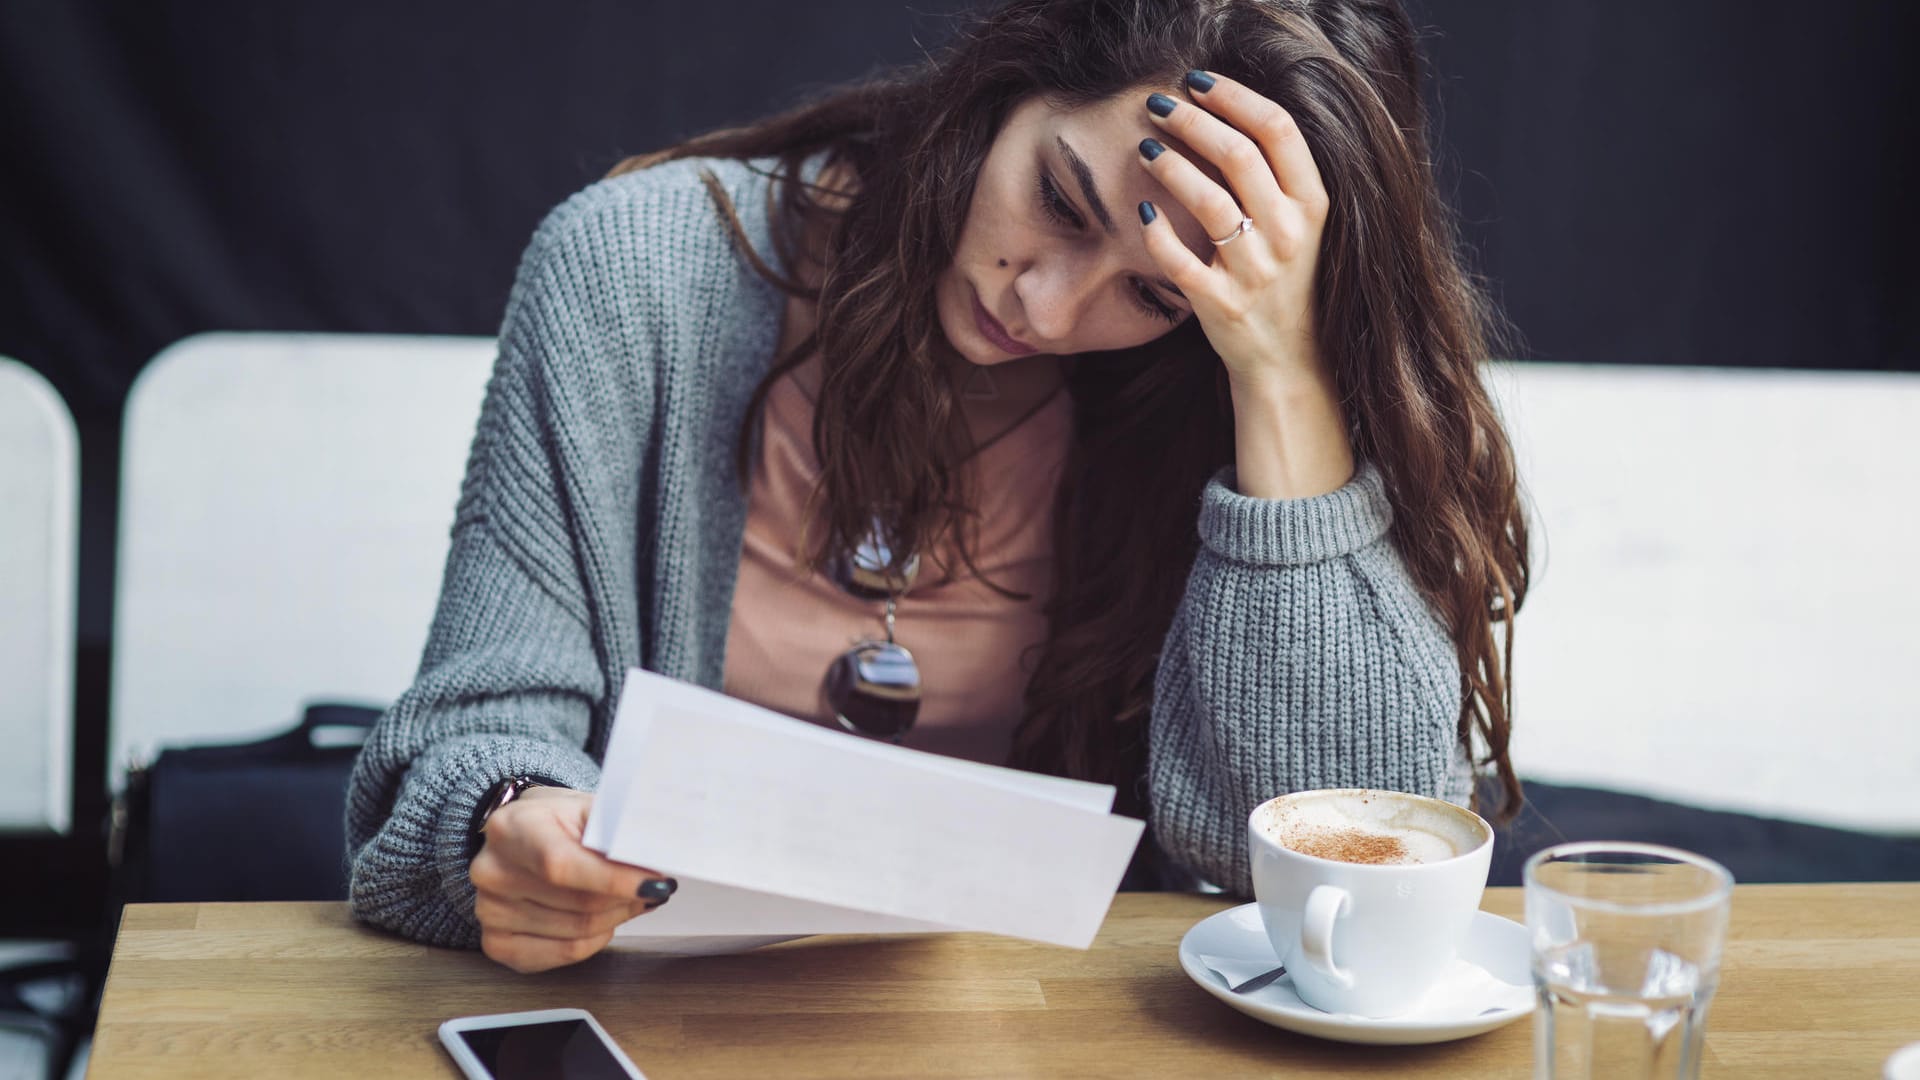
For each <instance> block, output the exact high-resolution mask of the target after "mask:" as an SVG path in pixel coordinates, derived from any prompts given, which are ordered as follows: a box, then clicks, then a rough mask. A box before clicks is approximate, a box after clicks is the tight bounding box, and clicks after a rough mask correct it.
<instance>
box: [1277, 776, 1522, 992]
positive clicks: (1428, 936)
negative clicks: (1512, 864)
mask: <svg viewBox="0 0 1920 1080" xmlns="http://www.w3.org/2000/svg"><path fill="white" fill-rule="evenodd" d="M1342 799H1345V800H1355V801H1356V802H1357V804H1358V805H1356V802H1346V803H1340V802H1338V801H1337V800H1342ZM1312 800H1330V801H1333V802H1332V803H1331V805H1330V806H1327V807H1314V806H1311V805H1308V804H1309V803H1310V801H1312ZM1341 807H1345V808H1347V809H1354V810H1363V811H1364V812H1365V813H1367V814H1373V815H1378V816H1379V817H1380V819H1381V820H1383V821H1389V822H1390V821H1392V820H1394V819H1395V817H1396V815H1400V818H1399V820H1403V821H1404V820H1407V817H1406V815H1411V816H1412V817H1413V818H1414V819H1416V820H1424V821H1425V822H1426V823H1427V824H1430V825H1438V826H1441V827H1442V828H1443V829H1444V830H1445V831H1447V832H1448V833H1449V835H1450V837H1451V839H1452V843H1451V845H1450V846H1451V848H1452V849H1453V850H1455V851H1457V852H1458V853H1457V854H1454V855H1452V856H1451V857H1441V858H1437V859H1435V860H1433V861H1428V862H1419V863H1398V864H1369V863H1357V862H1342V861H1338V860H1335V859H1330V858H1321V857H1319V856H1316V855H1307V854H1303V853H1301V852H1299V851H1295V850H1293V849H1292V848H1289V847H1285V846H1283V845H1282V844H1281V843H1280V842H1279V841H1278V840H1277V839H1275V838H1274V836H1273V835H1272V834H1271V833H1270V832H1269V830H1270V829H1271V828H1272V827H1273V824H1274V822H1276V821H1279V820H1282V819H1293V820H1297V819H1298V818H1299V817H1300V816H1301V815H1302V813H1303V812H1304V813H1305V814H1308V815H1313V814H1316V813H1324V812H1326V811H1328V810H1332V809H1338V808H1341ZM1247 844H1248V849H1249V853H1250V856H1251V865H1252V867H1253V895H1254V899H1255V900H1257V901H1258V902H1259V907H1260V919H1261V921H1262V922H1263V923H1265V924H1266V928H1267V939H1268V940H1269V941H1271V942H1272V943H1273V951H1274V954H1275V955H1277V956H1279V957H1280V959H1281V962H1282V963H1284V964H1286V966H1287V972H1288V973H1289V974H1290V975H1291V976H1292V978H1293V986H1294V991H1295V992H1296V993H1298V994H1299V995H1300V1000H1302V1001H1304V1002H1306V1003H1307V1004H1309V1005H1311V1006H1313V1007H1314V1008H1316V1009H1320V1010H1322V1011H1323V1012H1330V1013H1350V1014H1353V1015H1356V1016H1364V1017H1369V1018H1381V1017H1389V1016H1397V1015H1400V1014H1402V1013H1405V1012H1407V1011H1409V1010H1410V1009H1412V1008H1413V1006H1414V1005H1416V1004H1418V1003H1419V1001H1420V998H1421V996H1422V995H1424V994H1425V993H1426V992H1427V991H1428V990H1430V989H1432V987H1433V985H1434V984H1435V983H1436V982H1438V981H1439V979H1440V976H1441V975H1443V974H1444V973H1445V972H1446V970H1447V968H1448V967H1449V966H1450V965H1451V964H1452V963H1453V960H1454V956H1455V955H1456V953H1457V952H1458V951H1459V948H1460V943H1461V942H1462V941H1464V940H1466V936H1467V931H1468V930H1469V929H1470V928H1471V927H1472V925H1473V918H1474V913H1475V912H1477V911H1479V910H1480V898H1481V894H1482V893H1483V892H1485V891H1486V886H1487V866H1488V863H1489V861H1490V860H1491V859H1492V857H1493V827H1492V826H1490V825H1488V824H1487V823H1486V821H1485V819H1483V818H1481V817H1480V815H1478V814H1475V813H1473V812H1472V811H1470V810H1467V809H1465V808H1463V807H1459V806H1455V805H1453V804H1452V803H1449V802H1443V801H1441V800H1439V799H1429V798H1426V797H1425V796H1421V795H1408V794H1405V793H1403V792H1397V791H1371V790H1363V789H1357V788H1343V789H1330V790H1322V791H1300V792H1294V793H1293V794H1291V795H1281V796H1279V797H1277V798H1273V799H1269V800H1267V801H1266V802H1264V803H1261V804H1260V805H1259V806H1257V807H1255V808H1254V811H1253V813H1252V814H1251V815H1250V816H1249V817H1248V819H1247Z"/></svg>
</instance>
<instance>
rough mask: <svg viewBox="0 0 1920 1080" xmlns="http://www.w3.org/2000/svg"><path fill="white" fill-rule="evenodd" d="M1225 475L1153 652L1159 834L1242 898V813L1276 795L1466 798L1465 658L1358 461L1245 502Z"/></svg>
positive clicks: (1212, 485) (1229, 473)
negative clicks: (1323, 483)
mask: <svg viewBox="0 0 1920 1080" xmlns="http://www.w3.org/2000/svg"><path fill="white" fill-rule="evenodd" d="M1233 482H1234V471H1233V469H1232V468H1231V467H1229V468H1227V469H1224V470H1222V471H1221V472H1220V473H1219V474H1217V475H1216V476H1215V477H1214V478H1213V479H1212V480H1211V481H1210V482H1209V483H1208V485H1207V487H1206V490H1205V492H1204V493H1203V495H1202V498H1201V508H1200V539H1201V545H1200V551H1199V554H1198V556H1197V558H1196V559H1195V561H1194V566H1193V569H1192V571H1191V573H1190V574H1189V576H1188V580H1187V589H1186V594H1185V596H1184V597H1183V598H1182V600H1181V603H1180V606H1179V608H1178V609H1177V610H1176V612H1175V615H1174V620H1173V625H1172V627H1171V629H1170V630H1169V632H1168V635H1167V639H1166V643H1165V646H1164V648H1163V650H1162V652H1161V655H1160V663H1159V669H1158V672H1157V674H1156V677H1155V686H1154V702H1153V714H1152V718H1151V721H1150V734H1149V744H1148V779H1149V786H1150V795H1151V804H1152V816H1153V828H1154V833H1155V835H1156V837H1157V838H1158V839H1159V841H1160V843H1161V845H1162V846H1163V847H1165V848H1166V850H1167V852H1168V853H1169V854H1170V855H1171V856H1173V858H1175V859H1176V860H1178V861H1179V862H1181V863H1183V864H1184V865H1186V866H1187V867H1188V868H1189V869H1191V870H1193V871H1194V872H1196V873H1198V874H1200V875H1201V876H1203V877H1205V878H1206V879H1208V880H1210V881H1213V882H1215V883H1218V884H1220V885H1222V886H1224V887H1226V888H1228V889H1229V890H1231V891H1233V892H1236V893H1238V894H1240V895H1243V896H1244V895H1251V893H1252V882H1251V879H1250V876H1249V870H1248V857H1247V831H1246V830H1247V817H1248V815H1249V814H1251V813H1252V811H1253V808H1254V807H1255V806H1257V805H1259V804H1260V803H1261V802H1264V801H1265V800H1267V799H1269V798H1272V797H1273V796H1275V795H1281V794H1285V793H1287V792H1291V791H1302V790H1307V789H1312V788H1335V787H1370V788H1383V789H1391V790H1398V791H1409V792H1415V793H1419V794H1423V795H1432V796H1436V797H1440V798H1445V799H1448V800H1450V801H1452V802H1456V803H1461V804H1464V803H1465V802H1466V801H1467V798H1468V795H1469V794H1470V791H1471V786H1472V773H1471V768H1470V766H1469V764H1468V760H1467V757H1466V755H1465V752H1464V750H1463V749H1462V748H1461V747H1460V745H1459V743H1458V740H1457V739H1456V737H1455V730H1456V727H1455V725H1456V722H1457V719H1458V715H1459V708H1460V691H1459V667H1458V663H1457V661H1456V659H1455V656H1454V650H1453V644H1452V641H1451V640H1450V638H1449V636H1448V634H1447V632H1446V630H1445V628H1444V627H1443V626H1442V625H1441V624H1440V623H1439V621H1438V620H1437V619H1436V618H1435V616H1434V614H1433V613H1432V611H1431V609H1430V608H1429V607H1428V605H1427V604H1426V602H1425V600H1424V599H1423V598H1422V596H1421V595H1420V593H1419V591H1418V589H1417V588H1416V587H1415V586H1414V584H1413V581H1412V579H1411V578H1410V577H1409V576H1408V573H1407V570H1406V567H1405V565H1404V564H1403V563H1402V562H1401V560H1400V558H1399V555H1398V553H1397V552H1396V551H1395V549H1394V547H1393V545H1392V543H1391V541H1390V540H1389V538H1388V528H1389V526H1390V525H1391V523H1392V520H1393V517H1392V507H1391V504H1390V503H1389V502H1388V501H1387V496H1386V489H1385V486H1384V484H1383V482H1382V478H1381V476H1380V473H1379V471H1378V469H1377V468H1375V467H1374V466H1373V465H1372V464H1371V463H1367V462H1362V463H1361V466H1360V468H1359V469H1358V470H1357V471H1356V473H1355V475H1354V477H1353V479H1352V480H1350V481H1348V483H1347V484H1346V485H1345V486H1343V487H1341V488H1340V489H1339V490H1337V491H1333V492H1330V493H1328V494H1326V495H1320V496H1315V497H1312V498H1305V499H1288V500H1270V499H1256V498H1251V497H1248V496H1245V495H1241V494H1239V493H1237V492H1236V491H1235V490H1234V489H1233V486H1232V485H1233Z"/></svg>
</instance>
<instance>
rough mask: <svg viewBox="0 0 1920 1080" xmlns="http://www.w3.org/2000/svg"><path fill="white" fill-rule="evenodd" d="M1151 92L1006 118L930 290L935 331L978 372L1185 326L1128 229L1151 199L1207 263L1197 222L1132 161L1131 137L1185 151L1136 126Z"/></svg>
mask: <svg viewBox="0 0 1920 1080" xmlns="http://www.w3.org/2000/svg"><path fill="white" fill-rule="evenodd" d="M1153 89H1154V88H1152V87H1142V88H1140V89H1139V90H1138V91H1137V92H1136V91H1128V92H1125V93H1122V94H1120V95H1118V96H1116V97H1113V98H1110V99H1108V100H1106V101H1104V102H1101V103H1099V104H1096V105H1091V106H1088V107H1086V108H1083V109H1079V110H1076V111H1072V112H1068V111H1065V110H1062V109H1060V108H1057V107H1055V106H1053V105H1050V104H1048V103H1046V102H1045V101H1043V100H1041V99H1040V98H1037V97H1036V98H1029V99H1027V100H1026V101H1025V102H1024V103H1022V104H1021V105H1019V106H1017V107H1016V108H1015V109H1014V110H1013V111H1012V112H1011V113H1010V114H1009V115H1008V117H1007V119H1006V122H1005V123H1004V124H1003V125H1002V126H1001V128H1000V133H999V134H998V135H997V136H996V137H995V138H994V142H993V146H992V148H991V149H989V150H988V152H987V159H986V162H985V163H984V164H983V165H982V166H981V169H980V176H979V179H978V181H977V182H976V183H975V185H974V189H973V201H972V203H971V204H970V205H969V206H968V209H967V220H966V224H965V225H964V226H963V227H962V229H961V232H960V243H959V248H958V250H957V251H956V252H955V253H954V259H953V262H952V264H951V265H949V266H948V267H947V268H946V270H944V271H942V272H941V274H940V278H939V282H938V284H937V286H936V288H937V293H938V295H937V304H938V310H939V313H940V325H941V329H942V331H943V332H944V333H945V334H946V338H947V341H948V342H949V343H950V344H951V345H952V346H953V347H954V349H955V350H956V351H957V352H959V354H960V355H961V356H963V357H965V358H966V359H967V360H969V361H971V362H973V363H975V364H983V365H990V364H1000V363H1005V362H1007V361H1009V360H1015V359H1018V358H1020V357H1022V356H1027V355H1034V354H1051V355H1067V354H1072V353H1083V352H1095V351H1100V350H1106V349H1123V348H1129V347H1132V346H1135V345H1141V344H1144V343H1146V342H1148V341H1151V340H1153V339H1154V338H1157V337H1159V336H1160V335H1162V334H1164V333H1166V332H1167V331H1169V330H1171V329H1173V328H1174V327H1175V326H1177V325H1179V324H1180V323H1182V322H1184V321H1186V320H1187V319H1190V318H1193V312H1192V309H1191V308H1190V307H1189V306H1188V305H1187V302H1186V300H1185V299H1184V298H1183V297H1181V296H1180V294H1179V293H1178V292H1177V291H1175V289H1174V288H1173V285H1172V283H1171V282H1168V281H1167V280H1166V279H1165V276H1164V275H1163V274H1162V273H1161V271H1160V268H1159V267H1158V266H1156V265H1155V264H1154V261H1153V257H1152V256H1150V255H1149V254H1148V253H1147V246H1146V243H1145V241H1144V239H1143V238H1142V234H1141V227H1140V216H1139V213H1138V210H1137V207H1138V206H1139V204H1140V203H1141V202H1142V201H1143V200H1151V201H1152V203H1153V205H1154V208H1155V209H1156V210H1158V211H1159V212H1160V214H1161V215H1162V216H1164V217H1166V218H1167V219H1168V220H1169V221H1170V222H1171V223H1172V225H1173V228H1174V231H1175V233H1177V234H1178V235H1179V237H1180V238H1181V240H1183V241H1185V242H1186V245H1187V247H1188V248H1190V249H1192V250H1193V251H1194V252H1195V253H1196V254H1198V255H1199V256H1200V258H1201V259H1202V260H1205V261H1211V259H1212V257H1213V256H1212V253H1213V245H1212V244H1211V243H1210V242H1209V240H1208V238H1207V235H1206V232H1205V230H1204V229H1202V228H1201V226H1200V223H1199V222H1198V221H1197V220H1195V218H1194V216H1193V215H1192V214H1191V213H1190V212H1189V211H1188V210H1187V208H1186V207H1184V206H1182V205H1180V203H1179V202H1178V201H1177V200H1175V199H1174V198H1173V197H1172V196H1171V195H1170V194H1169V193H1168V192H1167V190H1166V189H1165V188H1164V187H1162V186H1161V185H1160V183H1159V182H1158V181H1156V180H1154V179H1153V177H1152V176H1151V175H1150V174H1149V173H1148V172H1147V170H1146V169H1144V168H1142V167H1141V158H1140V140H1141V139H1144V138H1148V137H1153V138H1157V139H1159V140H1160V141H1161V142H1163V143H1166V144H1167V145H1168V147H1169V148H1170V149H1173V150H1176V151H1182V152H1184V149H1185V148H1184V147H1182V146H1181V145H1180V144H1179V143H1178V142H1177V141H1175V140H1172V139H1169V138H1168V137H1167V136H1166V135H1165V134H1164V133H1162V132H1161V131H1160V129H1159V128H1158V127H1156V126H1155V125H1154V123H1153V121H1152V120H1151V119H1149V118H1148V115H1147V109H1146V98H1147V95H1148V94H1149V93H1151V92H1152V90H1153ZM1188 157H1189V159H1190V160H1192V159H1193V155H1191V154H1189V155H1188ZM1196 164H1198V165H1199V166H1200V168H1201V170H1202V171H1203V172H1206V173H1208V174H1209V175H1211V176H1213V177H1215V178H1216V179H1219V175H1220V174H1219V171H1218V170H1217V169H1215V168H1214V167H1213V166H1212V165H1211V164H1210V163H1207V162H1205V161H1196ZM983 309H984V312H985V314H986V316H987V317H989V318H990V319H992V320H995V321H997V323H998V328H997V331H996V328H995V327H994V326H993V325H991V324H987V325H983V322H984V320H983V319H982V318H981V314H982V310H983ZM1002 335H1003V336H1002ZM1009 338H1010V339H1011V340H1007V339H1009Z"/></svg>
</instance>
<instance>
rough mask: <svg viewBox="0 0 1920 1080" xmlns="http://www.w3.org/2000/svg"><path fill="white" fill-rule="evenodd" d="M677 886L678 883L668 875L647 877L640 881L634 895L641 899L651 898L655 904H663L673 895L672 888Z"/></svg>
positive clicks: (678, 885)
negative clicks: (665, 876) (664, 876)
mask: <svg viewBox="0 0 1920 1080" xmlns="http://www.w3.org/2000/svg"><path fill="white" fill-rule="evenodd" d="M679 887H680V883H679V882H678V881H675V880H674V879H672V878H670V877H668V878H649V879H647V880H646V881H643V882H641V883H640V888H639V889H638V890H636V891H635V893H634V895H635V896H638V897H639V898H640V899H642V900H651V901H653V902H654V903H655V904H664V903H666V902H667V901H668V900H669V899H671V898H672V897H673V893H674V890H675V889H678V888H679Z"/></svg>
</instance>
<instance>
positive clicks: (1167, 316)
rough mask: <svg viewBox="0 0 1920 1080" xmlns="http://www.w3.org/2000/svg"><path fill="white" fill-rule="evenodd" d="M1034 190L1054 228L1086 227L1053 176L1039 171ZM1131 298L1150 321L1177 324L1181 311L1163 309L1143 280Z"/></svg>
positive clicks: (1151, 288)
mask: <svg viewBox="0 0 1920 1080" xmlns="http://www.w3.org/2000/svg"><path fill="white" fill-rule="evenodd" d="M1038 187H1039V196H1040V208H1041V209H1042V210H1043V211H1045V213H1046V215H1047V217H1048V219H1049V220H1051V221H1052V222H1053V223H1054V224H1056V225H1059V226H1061V227H1063V228H1068V229H1072V230H1074V231H1076V232H1078V231H1081V230H1084V229H1085V228H1086V221H1085V219H1083V218H1081V216H1080V214H1079V212H1078V211H1076V210H1074V208H1073V204H1072V203H1070V202H1068V201H1067V200H1066V197H1065V196H1064V195H1061V194H1060V189H1059V188H1058V187H1057V186H1055V184H1054V182H1053V177H1051V176H1048V175H1047V171H1046V170H1045V169H1041V170H1040V172H1039V174H1038ZM1133 296H1134V306H1135V307H1138V308H1139V309H1140V310H1141V311H1144V312H1146V313H1147V314H1148V315H1150V316H1152V317H1153V318H1156V319H1160V320H1162V321H1164V322H1167V323H1178V322H1179V321H1180V315H1181V312H1180V311H1179V309H1177V308H1173V307H1169V306H1167V304H1166V303H1164V302H1163V301H1162V300H1161V299H1160V298H1159V296H1158V295H1156V294H1155V293H1154V291H1153V286H1151V285H1149V284H1147V283H1146V282H1145V281H1144V280H1142V279H1139V278H1135V279H1134V281H1133Z"/></svg>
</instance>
